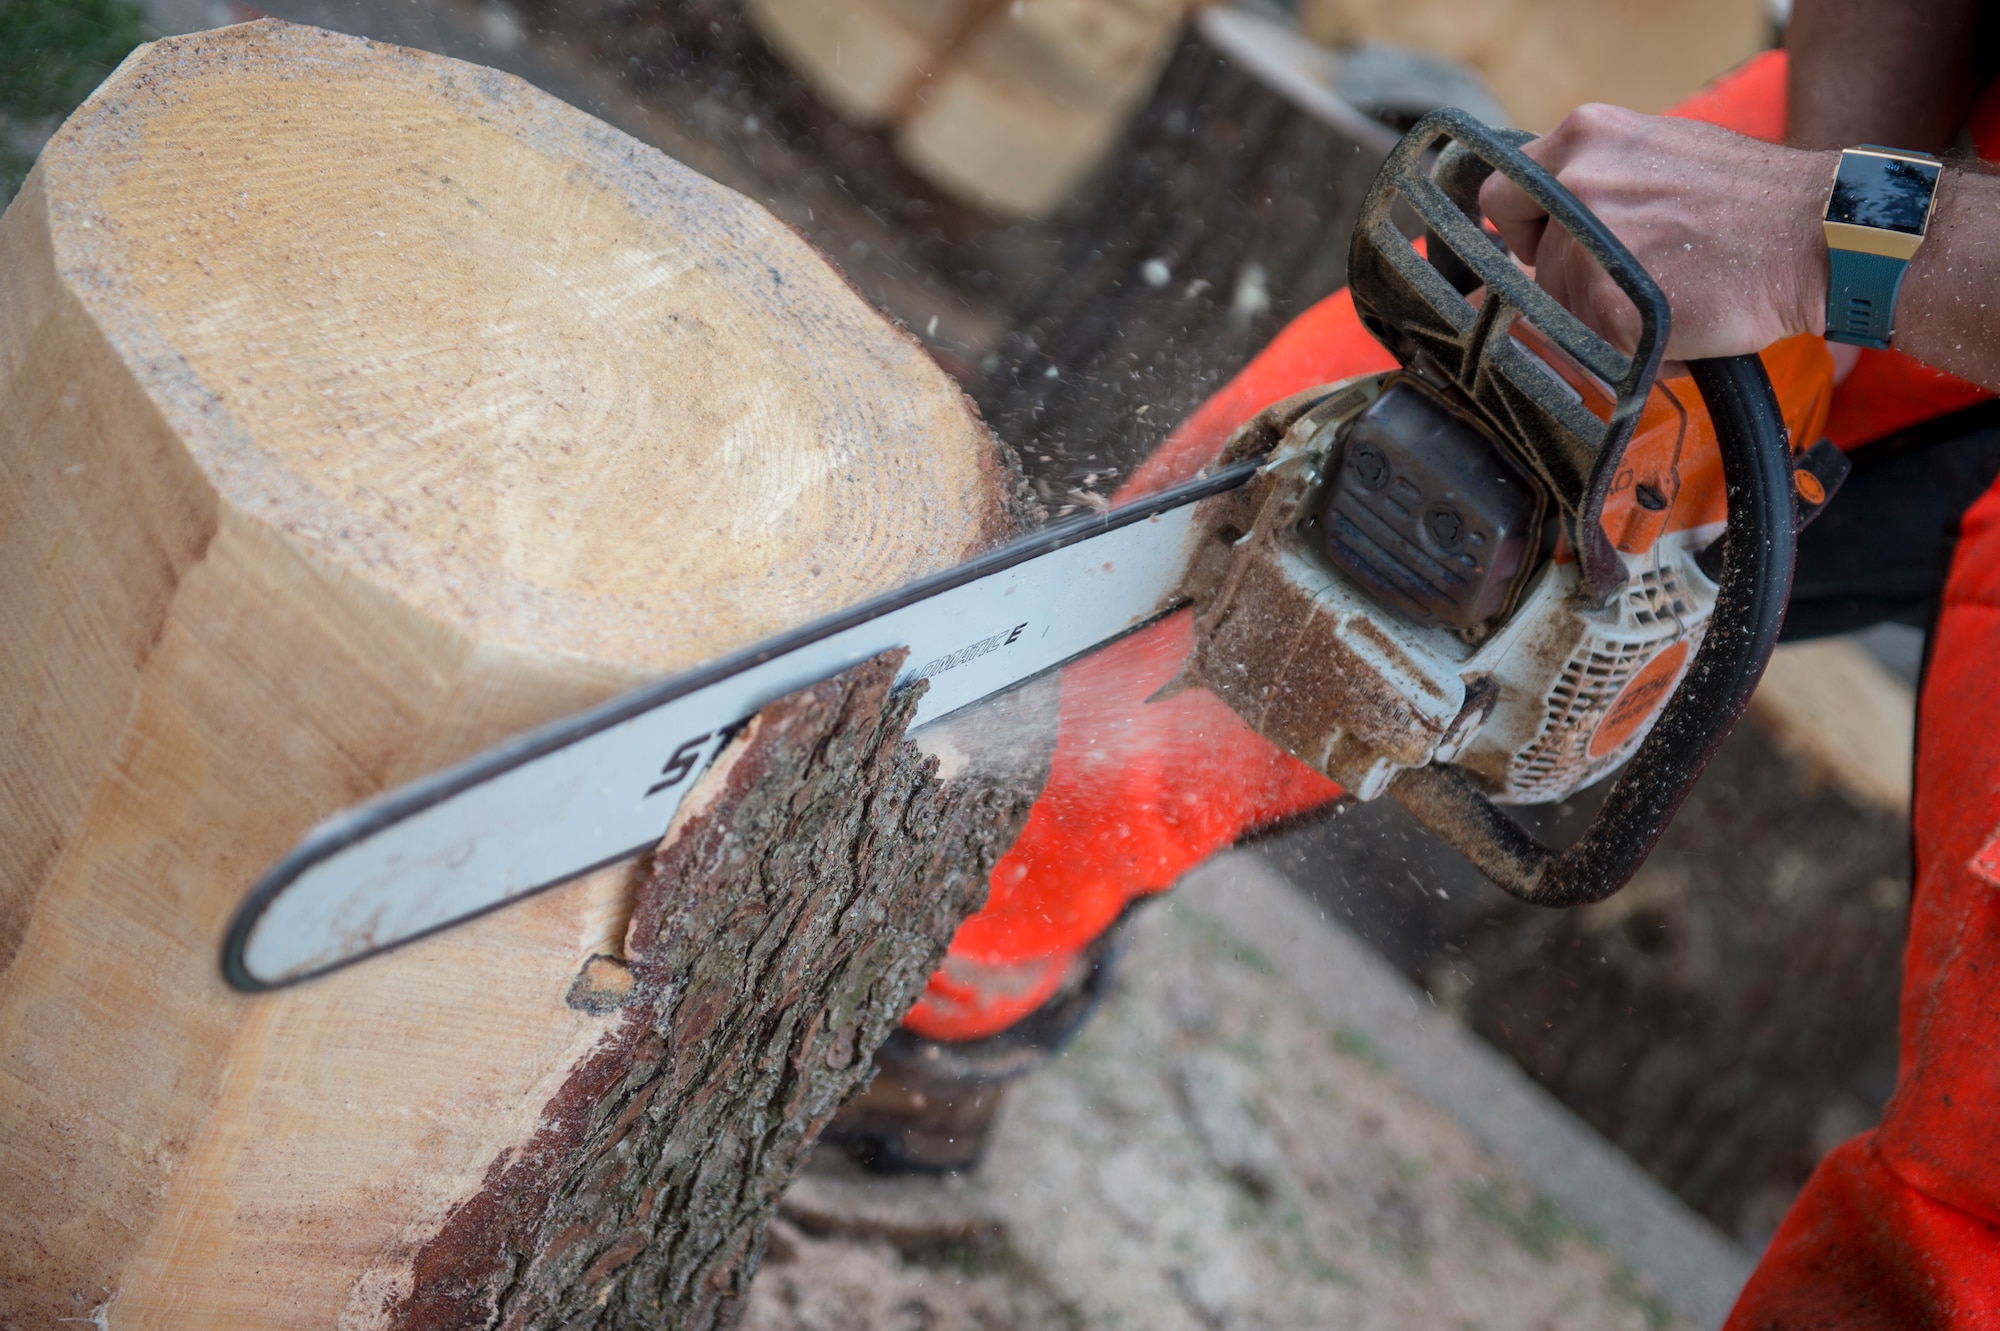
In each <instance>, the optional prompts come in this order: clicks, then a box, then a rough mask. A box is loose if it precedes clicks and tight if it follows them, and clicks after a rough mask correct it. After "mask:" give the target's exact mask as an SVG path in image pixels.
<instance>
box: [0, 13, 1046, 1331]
mask: <svg viewBox="0 0 2000 1331" xmlns="http://www.w3.org/2000/svg"><path fill="white" fill-rule="evenodd" d="M1020 515H1021V507H1020V499H1019V495H1018V487H1017V482H1016V481H1015V479H1014V477H1013V474H1012V472H1011V470H1010V468H1009V467H1008V465H1007V463H1006V460H1005V458H1004V457H1003V456H1002V452H1001V450H1000V449H999V447H998V446H997V445H996V444H995V442H994V441H993V439H992V437H991V436H990V435H989V434H988V433H987V432H986V431H985V430H984V429H983V428H982V427H981V426H980V425H979V424H978V422H977V420H976V419H975V418H974V416H973V414H972V412H971V411H970V410H969V408H968V406H967V404H966V402H965V401H964V399H963V397H962V395H961V394H960V393H959V391H958V389H957V388H956V386H955V385H953V384H952V382H951V381H949V380H948V379H947V378H945V376H944V375H943V374H942V373H941V372H940V371H939V370H938V369H937V368H936V366H935V365H934V364H933V363H932V362H931V361H930V360H929V359H928V358H927V357H926V356H925V355H924V353H923V352H922V350H921V348H919V347H918V346H917V345H916V343H915V342H914V341H913V340H912V339H910V338H909V337H907V336H905V335H903V334H902V333H900V332H898V331H896V330H894V329H892V328H890V327H889V326H888V325H886V324H885V323H884V322H883V321H882V319H881V318H880V317H879V316H878V315H876V314H875V313H874V312H873V311H872V310H871V309H869V308H868V307H867V305H866V304H865V303H864V302H863V301H862V300H861V299H860V298H859V297H858V296H856V295H855V293H854V292H853V291H852V290H851V289H850V288H849V287H848V286H847V285H846V283H845V282H844V281H843V280H842V279H841V277H840V276H839V275H838V274H837V273H836V272H835V271H834V270H833V269H832V268H831V267H830V266H828V265H827V264H826V263H825V262H824V261H823V260H822V259H821V258H820V256H819V255H818V254H817V253H816V252H814V251H813V250H812V249H811V248H810V246H808V245H807V244H805V243H804V242H803V241H801V240H800V239H798V238H797V237H796V236H795V235H794V234H793V233H792V232H791V231H790V230H788V229H787V228H785V227H784V226H783V225H781V224H779V223H778V222H776V221H775V220H774V219H773V218H772V217H770V216H769V215H768V214H767V213H765V212H764V211H763V209H761V208H759V207H757V206H756V205H754V204H751V203H749V202H747V201H746V200H744V199H742V198H740V197H738V196H736V195H734V194H732V193H730V192H729V191H728V190H725V189H723V188H721V187H720V186H717V185H715V184H713V183H711V182H709V181H707V180H705V179H703V178H701V177H699V176H697V175H695V174H694V173H692V172H690V171H688V170H686V169H685V168H683V167H680V166H678V165H677V164H675V163H674V162H672V161H670V160H668V159H666V158H665V157H663V156H661V155H660V154H659V153H658V152H656V151H653V150H652V149H649V148H646V147H644V146H642V145H640V144H638V143H636V142H634V141H633V140H631V139H629V138H627V137H625V136H624V135H622V134H619V133H617V132H615V131H613V130H611V129H609V128H607V127H605V126H603V125H601V124H599V123H597V122H595V121H593V120H591V119H590V118H589V117H587V116H585V115H583V114H581V113H580V112H577V111H575V110H573V109H571V108H569V107H567V106H564V105H562V104H561V103H558V102H556V101H554V100H553V99H551V98H548V97H545V96H543V95H542V94H540V93H538V92H536V91H535V90H533V89H532V88H529V87H528V86H526V85H525V84H523V83H521V82H519V81H518V80H515V79H512V78H508V77H505V76H502V75H498V74H495V73H493V72H491V71H488V70H483V69H478V68H475V67H472V66H468V65H464V64H460V63H457V62H454V61H450V60H445V59H440V58H436V57H431V56H427V55H421V54H418V53H414V52H410V51H405V50H401V49H398V48H393V47H387V46H382V45H377V44H373V43H369V42H365V41H360V40H355V39H351V38H346V37H339V36H335V35H333V34H329V33H325V32H320V31H318V30H315V29H310V28H302V27H293V26H289V25H285V24H279V23H273V22H260V23H255V24H249V25H245V26H241V27H236V28H229V29H223V30H219V31H215V32H210V33H204V34H200V35H198V36H194V37H188V38H182V39H173V40H167V41H162V42H159V43H156V44H154V45H152V46H150V47H145V48H141V49H140V50H139V51H137V52H135V53H134V54H133V56H132V57H131V58H130V59H129V60H127V62H126V63H125V64H124V65H123V66H122V67H121V68H120V70H119V71H118V72H117V73H116V74H115V75H114V76H113V77H112V78H111V79H110V80H109V81H108V82H107V83H106V84H105V85H104V86H103V87H102V88H101V89H100V90H99V91H98V92H97V93H96V94H95V95H94V96H93V97H92V99H91V100H90V101H89V102H87V103H86V104H85V105H84V106H83V107H82V108H81V109H80V110H79V111H78V112H77V113H76V115H75V116H74V117H72V119H71V120H70V122H69V123H68V124H67V125H66V126H65V127H64V128H63V129H62V130H61V131H60V132H59V133H58V134H57V136H56V137H55V138H54V139H53V140H52V141H51V142H50V144H49V146H48V147H47V149H46V150H45V151H44V152H43V154H42V157H41V161H40V164H39V165H38V166H37V168H36V170H35V172H34V173H33V174H32V175H31V176H30V178H29V180H28V182H27V184H26V186H25V187H24V188H23V190H22V192H21V193H20V195H19V196H18V197H17V198H16V199H15V201H14V202H13V204H12V206H11V207H10V208H9V209H8V211H7V213H6V216H5V218H4V220H0V734H4V735H5V737H6V739H5V745H4V748H0V827H4V829H5V835H4V836H0V1067H4V1069H5V1074H6V1075H5V1076H4V1078H0V1212H4V1214H5V1216H6V1224H5V1226H4V1228H5V1232H6V1234H7V1241H6V1242H5V1243H4V1244H0V1323H5V1324H7V1325H18V1326H23V1327H27V1326H43V1325H54V1324H55V1323H56V1321H57V1319H60V1318H82V1319H85V1320H89V1319H91V1318H93V1317H97V1316H98V1311H99V1310H105V1309H108V1310H109V1311H106V1312H104V1314H103V1317H104V1318H108V1319H109V1321H110V1323H111V1324H112V1325H119V1326H126V1325H132V1326H188V1327H202V1328H225V1327H246V1328H249V1327H255V1328H268V1327H272V1326H280V1325H282V1326H286V1327H317V1326H325V1327H332V1326H335V1325H340V1326H343V1327H347V1326H354V1327H367V1326H377V1327H390V1326H466V1325H503V1324H504V1325H508V1326H520V1327H529V1326H555V1325H564V1326H587V1325H607V1326H608V1325H613V1324H617V1325H645V1326H708V1325H720V1324H724V1323H726V1322H727V1321H728V1320H729V1319H730V1318H731V1317H732V1316H733V1309H734V1308H735V1306H736V1303H735V1301H736V1299H737V1297H738V1295H739V1293H740V1291H741V1288H742V1284H743V1281H744V1280H745V1279H746V1278H747V1274H748V1271H749V1269H750V1267H751V1266H752V1265H753V1264H754V1261H755V1258H756V1254H757V1252H758V1251H759V1245H760V1243H761V1234H762V1224H763V1216H764V1214H765V1211H766V1210H767V1209H768V1206H769V1204H770V1202H771V1200H772V1199H773V1197H774V1196H775V1195H776V1193H777V1192H778V1191H779V1189H780V1188H781V1187H782V1185H783V1183H784V1180H785V1179H786V1178H787V1177H788V1175H789V1173H790V1171H791V1169H792V1167H793V1165H794V1164H795V1163H796V1161H797V1159H798V1157H799V1155H800V1154H801V1153H802V1152H803V1150H804V1149H805V1147H806V1146H807V1145H808V1144H809V1143H810V1142H811V1140H812V1138H813V1136H814V1134H815V1133H816V1132H817V1130H818V1127H819V1125H820V1123H822V1122H823V1121H824V1119H825V1118H826V1116H827V1115H829V1114H830V1113H831V1112H832V1110H833V1109H834V1108H835V1107H836V1106H837V1105H838V1104H839V1102H840V1101H841V1099H842V1098H844V1096H845V1095H846V1094H847V1092H848V1091H849V1090H851V1089H852V1088H853V1087H854V1085H855V1084H856V1083H857V1082H858V1080H859V1079H860V1078H861V1077H862V1076H864V1075H865V1070H866V1069H867V1067H868V1066H869V1060H870V1056H871V1054H872V1052H873V1049H874V1046H875V1044H876V1042H878V1041H879V1040H880V1039H881V1038H883V1036H884V1035H886V1033H887V1032H888V1030H889V1029H890V1028H891V1027H892V1026H893V1025H894V1023H895V1021H896V1019H897V1018H898V1017H899V1016H900V1014H901V1012H902V1011H903V1009H904V1008H905V1007H907V1006H908V1004H909V1003H910V1002H911V1001H913V1000H914V998H915V996H916V993H917V991H918V989H919V988H920V986H921V984H922V982H923V979H924V976H925V975H926V973H927V971H928V969H929V968H930V966H931V965H932V963H933V962H934V960H935V959H936V957H937V955H938V954H939V952H940V951H941V949H942V947H943V945H944V943H945V942H946V940H947V939H948V938H949V936H950V934H951V932H952V929H953V928H954V927H955V925H956V923H957V921H958V919H959V918H960V917H961V916H962V915H963V914H964V913H965V912H967V911H968V910H970V909H972V908H973V907H974V906H976V904H977V901H978V899H979V897H980V896H981V894H982V892H983V889H984V881H985V872H986V869H987V867H988V866H989V865H990V862H991V860H992V859H993V858H994V857H995V855H997V853H998V850H999V849H1002V848H1004V846H1005V844H1006V842H1007V841H1008V840H1009V839H1010V837H1011V832H1012V827H1013V825H1014V822H1015V821H1016V820H1018V818H1019V816H1020V815H1021V814H1022V812H1023V811H1024V805H1025V801H1026V799H1027V798H1028V797H1029V796H1031V795H1032V782H1029V783H1027V784H1026V785H1025V786H1024V785H1023V783H1021V782H1019V781H1010V782H1005V783H986V784H981V783H980V782H979V781H978V780H976V779H975V778H974V776H968V777H965V778H961V779H960V780H959V781H956V782H953V783H949V784H944V785H940V784H939V782H938V781H937V780H936V778H935V777H934V776H933V775H932V770H933V769H932V768H931V767H930V766H929V765H928V763H927V760H925V759H924V758H923V757H922V756H921V754H920V753H919V752H918V751H917V750H916V749H915V748H913V747H911V746H910V745H909V744H908V743H907V742H905V741H904V740H903V739H902V730H903V727H904V724H905V722H906V720H907V717H908V715H909V709H910V707H911V706H912V705H913V700H912V699H911V698H910V697H909V696H908V695H906V694H893V695H892V694H891V692H890V689H889V685H890V680H891V678H892V675H893V669H894V663H893V662H890V661H877V662H874V663H871V664H869V665H866V666H863V667H859V668H857V669H856V670H854V671H851V672H849V673H848V674H847V675H844V676H842V677H840V678H839V679H836V680H833V681H829V682H827V683H825V684H822V685H819V686H817V687H816V688H813V689H809V690H806V691H805V692H803V693H801V694H799V695H796V696H794V697H793V698H791V699H789V700H787V701H785V702H783V703H780V704H775V705H773V707H772V708H770V709H767V710H766V712H764V713H763V714H761V716H760V718H759V719H758V721H757V722H756V723H755V724H754V725H752V726H751V727H750V728H749V729H748V730H746V731H745V732H744V733H743V734H742V735H741V736H739V737H738V738H737V740H736V741H735V742H734V746H733V747H732V748H731V749H730V750H729V751H728V752H727V754H726V755H725V757H724V759H722V760H721V761H719V762H718V764H717V766H716V767H715V768H714V769H713V770H712V771H711V772H710V773H709V774H708V775H707V776H706V777H705V778H704V780H703V784H702V785H701V786H700V787H699V788H698V789H697V790H695V791H694V792H692V793H691V794H690V795H689V797H688V802H687V803H686V804H685V805H684V809H683V812H682V814H681V816H680V820H679V821H678V823H677V824H676V826H675V828H674V830H673V832H672V834H671V836H670V837H669V841H668V844H667V847H666V848H665V849H664V850H663V851H662V852H661V853H660V855H658V856H657V857H655V858H653V859H652V860H650V861H643V860H642V861H635V862H628V863H625V864H620V865H616V866H613V867H610V868H607V869H604V870H601V871H599V872H596V873H593V874H591V875H589V876H587V877H585V878H583V879H580V880H578V881H576V882H573V883H571V884H569V885H567V886H564V887H562V888H559V889H556V890H553V891H550V892H548V893H545V894H543V895H541V896H539V897H536V898H534V899H533V900H530V901H528V902H525V903H523V904H521V905H518V906H516V907H513V908H511V909H508V910H504V911H500V912H497V913H494V914H492V915H489V916H486V917H484V918H482V919H479V920H477V921H474V922H472V923H470V924H467V925H465V926H463V927H460V928H457V929H454V930H451V931H449V932H447V933H444V934H441V935H439V936H437V937H435V938H432V939H429V940H426V941H423V942H420V943H417V944H414V945H411V946H409V947H406V948H403V949H401V950H399V951H396V952H394V953H391V954H389V955H386V956H382V957H378V958H375V959H372V960H370V961H367V962H366V963H364V964H360V965H356V966H353V967H350V968H349V969H347V970H344V971H341V972H339V973H337V974H334V975H330V976H328V977H325V978H323V979H321V980H317V981H314V982H310V983H308V984H305V985H302V986H299V987H297V988H294V989H289V990H285V991H282V992H278V993H275V994H271V995H268V996H262V997H245V996H243V995H240V994H237V993H234V992H232V991H230V990H229V989H227V988H226V987H225V986H224V984H223V981H222V978H221V975H220V971H219V968H218V965H217V961H218V951H219V945H220V940H221V938H222V934H223V930H224V927H225V924H226V921H227V919H228V917H229V915H230V913H231V911H232V910H233V908H234V907H235V905H236V903H237V902H238V901H240V900H241V898H242V896H243V894H244V893H245V891H246V890H247V888H248V887H249V885H250V884H251V883H252V881H254V879H255V878H256V877H257V875H258V874H259V873H261V872H262V871H263V869H264V868H265V867H267V866H268V865H269V864H270V863H271V862H272V861H273V860H274V859H275V858H276V857H277V856H279V855H280V854H281V853H283V852H284V851H285V850H286V849H287V848H288V847H289V846H290V845H291V844H292V843H293V842H294V841H295V840H296V839H297V838H298V837H299V836H300V835H301V834H302V833H304V832H305V831H306V830H307V829H308V828H309V827H311V826H312V825H313V824H314V823H315V822H316V821H318V820H319V819H321V818H324V817H326V816H327V815H329V814H331V813H333V812H334V811H336V810H338V809H341V808H343V807H345V806H347V805H349V804H351V803H353V802H354V801H356V800H359V799H363V798H366V797H368V796H370V795H373V794H375V793H377V792H379V791H382V790H384V789H385V788H388V787H391V786H394V785H397V784H400V783H401V782H404V781H406V780H409V779H411V778H414V777H417V776H420V775H423V774H424V773H426V772H429V771H433V770H436V769H437V768H439V767H442V766H444V765H447V764H450V763H453V762H456V761H458V760H461V759H464V758H466V757H468V756H470V755H472V754H473V753H475V752H477V751H479V750H481V749H483V748H485V747H486V746H488V745H490V744H492V743H495V742H497V741H499V740H502V739H504V738H506V737H508V736H509V735H511V734H514V733H517V732H519V731H520V730H522V729H524V728H527V727H529V726H533V725H536V724H540V723H542V722H545V721H548V720H550V719H553V718H554V717H557V716H560V715H563V714H565V713H567V712H569V711H572V710H574V709H576V708H579V707H582V706H586V705H589V704H592V703H595V702H598V701H601V700H603V699H605V698H607V697H609V696H611V695H613V694H615V693H617V692H620V691H622V690H623V689H625V688H628V687H630V686H632V685H635V684H638V683H640V682H643V681H645V680H647V679H650V678H654V677H657V676H658V675H660V674H662V673H666V672H671V671H676V670H680V669H684V668H686V667H688V666H691V665H693V664H695V663H697V662H700V661H703V660H706V659H709V658H711V657H713V656H715V655H717V654H719V653H722V652H725V651H728V650H730V649H733V648H736V647H740V646H742V645H744V644H745V643H747V642H750V641H753V640H755V639H757V638H759V637H762V636H764V635H766V634H769V633H772V632H774V631H777V630H781V629H784V628H786V627H789V626H792V625H796V624H798V623H801V622H803V621H806V620H809V619H812V618H814V617H816V616H818V615H821V614H824V613H826V612H828V611H831V610H833V609H835V608H837V607H840V606H844V605H849V604H852V603H854V602H856V601H858V600H861V599H863V598H865V597H867V596H869V595H872V594H874V593H877V592H880V591H882V590H885V589H887V588H889V587H892V586H895V585H898V584H900V583H902V582H904V581H906V580H908V579H910V578H912V577H915V576H919V575H921V574H924V573H928V572H932V571H935V570H937V569H941V568H944V567H948V566H950V565H952V564H954V563H956V562H958V561H960V560H961V559H963V558H964V557H966V556H967V555H968V554H970V553H972V552H974V551H977V550H979V549H981V548H984V547H986V546H988V545H990V544H991V543H992V542H994V541H995V540H998V539H1002V538H1004V537H1006V536H1009V535H1012V534H1013V532H1014V531H1015V530H1016V527H1017V523H1018V520H1019V518H1020ZM99 1324H100V1325H102V1324H103V1318H100V1320H99Z"/></svg>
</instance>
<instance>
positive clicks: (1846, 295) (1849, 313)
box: [1826, 249, 1910, 351]
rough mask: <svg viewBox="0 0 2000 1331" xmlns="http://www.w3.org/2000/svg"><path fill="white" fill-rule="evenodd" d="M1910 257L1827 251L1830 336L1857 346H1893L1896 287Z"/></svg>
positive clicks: (1828, 324)
mask: <svg viewBox="0 0 2000 1331" xmlns="http://www.w3.org/2000/svg"><path fill="white" fill-rule="evenodd" d="M1909 266H1910V261H1909V260H1908V259H1898V258H1895V257H1893V256H1891V255H1887V254H1866V253H1863V252H1862V251H1860V250H1837V249H1828V250H1827V268H1828V273H1827V277H1828V282H1827V288H1826V338H1827V341H1829V342H1848V343H1852V344H1853V345H1855V346H1857V347H1873V348H1875V349H1876V350H1877V351H1887V350H1888V349H1889V332H1890V327H1891V324H1892V323H1893V321H1894V318H1895V312H1896V290H1897V288H1898V287H1900V286H1902V285H1903V273H1904V270H1906V269H1907V268H1909Z"/></svg>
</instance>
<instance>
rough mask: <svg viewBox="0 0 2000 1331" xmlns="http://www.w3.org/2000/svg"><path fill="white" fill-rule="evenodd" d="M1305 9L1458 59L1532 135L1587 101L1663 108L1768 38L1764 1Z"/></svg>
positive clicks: (1340, 3)
mask: <svg viewBox="0 0 2000 1331" xmlns="http://www.w3.org/2000/svg"><path fill="white" fill-rule="evenodd" d="M1299 19H1300V22H1301V23H1302V24H1303V25H1304V27H1305V29H1306V31H1307V32H1309V33H1311V34H1312V36H1313V37H1315V38H1316V39H1318V40H1319V41H1322V42H1325V43H1327V44H1329V45H1334V46H1344V45H1347V44H1349V43H1352V42H1357V41H1363V40H1374V41H1386V42H1397V43H1401V44H1403V45H1406V46H1415V47H1421V48H1423V49H1425V50H1429V51H1436V52H1438V53H1440V54H1442V55H1446V56H1450V57H1451V58H1452V59H1454V60H1459V61H1462V62H1464V63H1465V64H1467V65H1470V66H1471V67H1472V68H1474V69H1476V70H1478V71H1479V73H1480V74H1482V75H1483V76H1485V78H1486V81H1487V82H1488V83H1489V84H1491V85H1492V88H1493V91H1494V92H1495V93H1496V94H1498V96H1499V98H1500V101H1501V102H1502V104H1504V105H1505V106H1506V108H1507V109H1508V111H1509V112H1511V113H1512V115H1513V117H1514V122H1515V123H1516V124H1518V125H1521V126H1522V127H1523V128H1526V129H1532V130H1535V131H1536V132H1537V133H1540V132H1544V131H1547V130H1549V129H1552V128H1554V126H1555V124H1556V122H1557V121H1559V120H1561V119H1562V118H1563V117H1564V116H1565V115H1567V114H1568V113H1569V112H1570V111H1571V110H1572V109H1574V108H1575V107H1577V106H1580V105H1582V104H1583V103H1584V102H1612V103H1615V104H1616V105H1619V106H1629V107H1631V108H1632V109H1633V110H1635V111H1646V112H1657V111H1664V110H1665V109H1666V108H1667V107H1669V106H1671V105H1673V104H1674V103H1675V102H1677V101H1679V100H1680V99H1681V98H1683V97H1685V96H1687V95H1688V94H1689V93H1691V92H1693V91H1694V90H1695V89H1696V88H1698V87H1700V86H1701V85H1702V84H1704V83H1706V82H1708V81H1709V80H1710V79H1712V78H1714V77H1715V76H1716V75H1718V74H1720V73H1722V72H1723V71H1725V70H1727V69H1729V68H1731V67H1732V66H1735V65H1737V64H1739V63H1741V62H1742V61H1744V60H1747V59H1749V58H1750V57H1751V56H1752V55H1755V54H1756V53H1757V52H1758V51H1760V50H1762V49H1764V48H1765V47H1766V46H1769V45H1770V44H1771V41H1772V37H1773V32H1772V27H1771V19H1770V6H1769V5H1768V4H1766V3H1765V0H1305V3H1303V4H1302V5H1300V6H1299Z"/></svg>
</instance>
